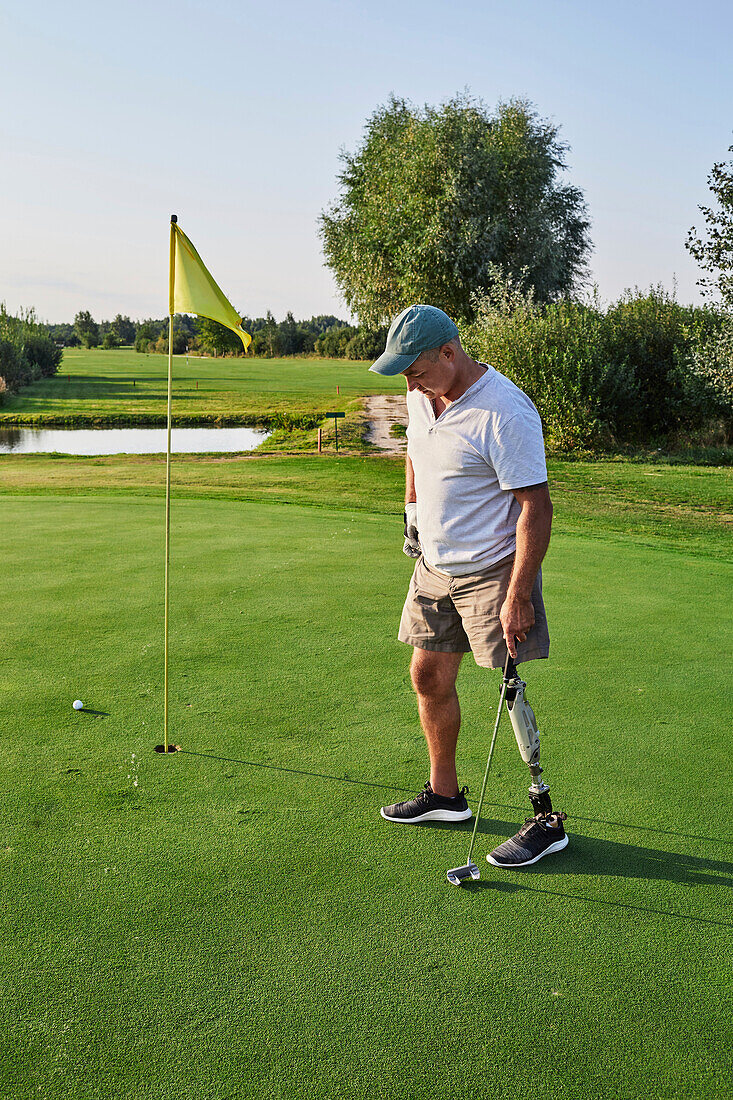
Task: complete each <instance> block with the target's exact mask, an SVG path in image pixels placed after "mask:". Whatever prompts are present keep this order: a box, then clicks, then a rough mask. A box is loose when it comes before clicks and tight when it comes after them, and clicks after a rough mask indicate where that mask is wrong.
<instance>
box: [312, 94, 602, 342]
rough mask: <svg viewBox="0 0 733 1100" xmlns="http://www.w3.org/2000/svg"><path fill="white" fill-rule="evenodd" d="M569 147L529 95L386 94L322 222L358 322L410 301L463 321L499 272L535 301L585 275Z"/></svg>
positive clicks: (382, 317) (382, 319)
mask: <svg viewBox="0 0 733 1100" xmlns="http://www.w3.org/2000/svg"><path fill="white" fill-rule="evenodd" d="M567 150H568V146H567V144H566V143H565V142H563V141H561V140H560V138H559V137H558V128H557V127H556V126H554V125H553V124H552V123H550V122H548V121H545V120H543V119H541V118H539V116H538V115H537V113H536V111H535V110H534V108H533V107H532V106H531V104H530V103H529V102H528V101H526V100H510V101H509V102H508V103H502V104H499V106H498V108H497V110H496V112H495V113H494V114H490V113H489V111H488V109H487V108H486V106H485V105H484V104H483V103H481V102H480V101H473V100H471V99H469V98H467V97H463V96H461V97H457V98H456V99H453V100H450V101H449V102H447V103H445V104H444V105H443V106H441V107H431V106H425V107H424V108H423V109H422V110H420V109H418V108H415V107H414V106H412V105H411V104H409V103H408V102H407V101H405V100H403V99H397V98H395V97H392V98H391V99H390V101H389V102H388V103H387V105H386V106H384V107H380V108H379V109H378V110H377V111H376V112H375V113H374V114H373V115H372V117H371V118H370V119H369V120H368V122H367V125H366V134H365V138H364V141H363V143H362V145H361V147H360V148H359V149H358V150H357V151H356V153H354V154H350V153H343V154H342V158H341V159H342V162H343V165H344V168H343V171H342V172H341V173H340V175H339V183H340V187H341V193H340V196H339V197H338V199H337V200H336V202H335V203H334V204H333V205H332V206H331V207H330V208H329V209H327V210H326V211H324V213H323V214H322V215H321V217H320V219H319V223H320V233H321V238H322V241H323V250H324V254H325V257H326V263H327V265H328V266H329V267H330V268H331V269H332V271H333V273H334V276H335V278H336V283H337V285H338V287H339V289H340V291H341V293H342V294H343V296H344V298H345V300H346V302H347V304H348V305H349V306H350V307H351V309H352V310H353V311H354V312H355V313H356V314H357V315H358V317H359V320H360V322H361V323H362V324H366V325H368V326H370V327H377V326H379V325H381V324H384V323H386V322H388V321H390V320H391V318H392V317H393V316H394V315H395V313H397V312H398V311H399V310H400V309H403V308H404V307H405V306H406V305H409V304H410V303H412V302H416V301H425V302H430V303H432V304H434V305H438V306H441V307H442V308H444V309H445V310H447V312H448V313H450V314H452V315H453V316H455V317H456V318H460V319H470V318H471V317H472V315H473V306H472V298H473V295H474V294H475V293H476V292H481V291H483V290H485V289H486V288H487V287H488V286H489V284H490V282H491V279H492V277H493V278H495V276H496V270H497V268H499V269H501V271H502V272H503V273H504V275H505V276H510V277H514V278H522V279H523V280H524V281H525V282H526V285H527V286H528V287H531V288H533V290H534V293H535V297H536V300H537V301H538V302H546V301H552V300H553V299H555V298H558V297H560V296H562V295H565V294H568V293H570V292H571V291H572V290H573V289H574V288H575V287H576V286H577V285H578V284H580V283H582V282H583V281H584V279H585V275H586V256H587V254H588V252H589V250H590V247H591V246H590V240H589V236H588V230H589V225H590V223H589V221H588V219H587V217H586V206H585V201H584V199H583V195H582V193H581V191H580V190H579V189H578V188H577V187H573V186H570V185H569V184H563V183H562V182H561V181H560V178H559V176H560V172H561V171H562V170H563V169H565V167H566V161H565V154H566V152H567Z"/></svg>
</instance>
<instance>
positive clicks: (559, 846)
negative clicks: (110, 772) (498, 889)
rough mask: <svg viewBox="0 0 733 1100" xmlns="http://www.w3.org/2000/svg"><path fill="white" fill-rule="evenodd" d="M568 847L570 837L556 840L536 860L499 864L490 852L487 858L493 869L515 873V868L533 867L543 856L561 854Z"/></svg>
mask: <svg viewBox="0 0 733 1100" xmlns="http://www.w3.org/2000/svg"><path fill="white" fill-rule="evenodd" d="M567 846H568V837H567V835H566V836H564V837H563V838H562V840H556V841H555V843H554V844H550V845H549V847H547V848H545V850H544V852H540V854H539V855H538V856H535V857H534V859H526V860H525V861H524V863H499V862H498V860H495V859H494V858H493V855H492V853H491V852H489V854H488V855H487V857H486V858H487V859H488V861H489V863H490V864H491V865H492V867H498V868H499V869H500V870H502V871H513V870H514V868H515V867H531V866H532V864H533V863H537V862H538V860H540V859H542V857H543V856H549V855H552V853H553V852H561V851H562V850H563V848H567Z"/></svg>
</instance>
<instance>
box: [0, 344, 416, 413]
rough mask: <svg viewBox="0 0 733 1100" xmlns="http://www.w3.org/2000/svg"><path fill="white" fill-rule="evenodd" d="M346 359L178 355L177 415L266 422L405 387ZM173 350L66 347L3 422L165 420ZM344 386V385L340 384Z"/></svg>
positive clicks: (340, 407)
mask: <svg viewBox="0 0 733 1100" xmlns="http://www.w3.org/2000/svg"><path fill="white" fill-rule="evenodd" d="M368 366H369V364H368V363H361V362H353V361H351V360H348V359H298V358H288V359H250V358H246V359H245V358H241V357H240V358H218V359H212V358H196V357H194V356H191V357H190V358H187V357H186V356H185V355H175V356H174V357H173V414H174V420H175V421H176V422H180V421H190V422H201V423H205V422H207V421H208V422H215V421H217V420H222V419H224V420H229V421H230V422H232V421H233V420H234V419H236V420H237V421H239V422H241V423H245V422H252V423H254V422H262V421H264V420H266V419H267V418H268V417H272V416H274V415H275V414H277V413H285V414H290V415H295V416H297V415H305V414H314V413H324V412H328V411H347V410H348V409H349V408H351V407H353V404H354V401H355V400H356V399H358V398H360V397H366V396H368V395H370V394H381V393H403V392H404V389H405V383H404V379H402V378H398V379H396V378H383V377H378V376H377V375H374V374H370V373H369V370H368ZM167 391H168V357H167V355H143V354H140V353H138V352H135V351H131V350H128V349H119V350H117V351H102V350H101V349H93V350H91V351H90V350H86V349H83V348H66V349H65V350H64V357H63V361H62V363H61V366H60V368H59V372H58V374H57V375H56V376H55V377H53V378H45V379H42V380H41V381H39V382H34V383H33V384H32V385H30V386H25V387H24V388H23V389H21V390H20V392H19V393H18V394H16V395H15V396H12V397H9V398H8V399H7V400H6V403H5V404H4V405H3V406H2V408H1V409H0V426H2V424H3V423H6V424H8V423H14V422H15V423H21V422H23V423H29V424H30V423H38V424H40V423H53V422H55V423H58V424H63V423H67V424H70V425H71V424H81V423H83V422H85V421H90V420H91V421H94V422H97V423H102V422H107V423H122V422H126V423H141V424H142V423H145V424H153V423H159V424H164V423H165V422H166V395H167ZM337 391H338V392H337Z"/></svg>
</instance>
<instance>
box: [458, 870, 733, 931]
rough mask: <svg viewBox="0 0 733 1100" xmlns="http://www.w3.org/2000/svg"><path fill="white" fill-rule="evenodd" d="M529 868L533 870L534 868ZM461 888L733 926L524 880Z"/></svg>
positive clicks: (486, 882) (484, 881)
mask: <svg viewBox="0 0 733 1100" xmlns="http://www.w3.org/2000/svg"><path fill="white" fill-rule="evenodd" d="M529 870H532V868H530V869H529ZM514 873H515V874H517V875H518V874H521V873H522V872H520V871H515V872H514ZM525 873H526V872H525ZM461 889H462V890H467V891H473V892H476V893H478V891H480V890H493V891H495V892H497V891H498V892H501V893H505V894H514V893H519V892H520V891H522V890H527V891H529V893H531V894H545V895H547V896H548V897H554V898H563V899H565V900H567V901H586V902H590V903H591V905H602V906H603V907H604V908H607V909H626V910H628V911H630V912H633V913H650V914H651V915H652V916H655V917H675V918H676V919H678V920H687V921H692V922H693V923H694V924H714V925H716V926H717V927H719V928H733V922H731V921H724V920H715V919H714V918H713V917H697V916H695V915H694V914H693V913H679V912H677V911H676V910H674V909H654V908H652V906H650V905H632V903H631V902H627V901H612V900H611V899H610V898H594V897H590V896H589V895H588V894H568V893H565V892H564V891H563V890H547V889H545V888H543V887H541V886H534V885H532V886H528V885H526V884H525V883H524V882H506V881H504V882H496V881H492V880H491V879H483V878H481V879H478V881H469V882H466V883H464V884H463V885H462V886H461Z"/></svg>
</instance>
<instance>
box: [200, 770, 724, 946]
mask: <svg viewBox="0 0 733 1100" xmlns="http://www.w3.org/2000/svg"><path fill="white" fill-rule="evenodd" d="M181 752H182V753H184V754H186V755H189V756H198V757H204V758H206V759H209V760H222V761H225V762H226V763H229V764H241V765H244V766H246V767H251V768H263V769H265V770H268V771H279V772H288V773H291V774H293V775H306V776H309V777H311V778H316V779H325V780H328V781H329V782H334V783H348V784H356V785H357V786H361V787H371V788H378V789H380V790H385V791H395V792H397V793H400V794H405V795H408V796H409V795H414V794H416V793H417V792H415V791H414V790H412V789H409V788H405V787H393V786H390V785H388V784H386V783H379V782H374V781H369V780H365V779H356V778H352V777H351V776H345V775H340V776H338V775H327V774H325V773H324V772H315V771H309V770H306V769H304V768H303V769H301V768H286V767H283V766H282V765H277V764H266V763H257V762H256V761H253V760H237V759H233V758H232V757H227V756H217V755H215V754H213V753H207V752H196V751H194V750H191V749H182V750H181ZM490 808H491V805H489V809H490ZM496 808H500V809H507V808H509V807H506V806H503V807H497V806H496V805H494V809H496ZM511 808H512V809H514V808H515V807H511ZM576 820H577V821H584V822H586V823H589V824H593V822H594V821H595V822H597V823H599V824H607V825H612V826H615V827H619V828H629V829H637V830H642V829H643V830H645V831H646V832H658V833H660V834H664V835H669V836H675V837H681V838H684V839H694V840H697V841H707V842H708V843H713V841H712V840H711V839H710V838H707V837H689V836H688V834H685V833H675V832H673V831H672V830H670V829H654V828H653V827H650V826H637V825H633V824H631V825H626V824H625V823H623V822H605V821H602V819H598V818H596V819H594V818H582V817H578V818H576ZM519 824H520V823H519V822H517V821H504V820H501V819H498V818H487V817H483V818H482V819H481V820H480V821H479V824H478V828H477V833H478V834H481V835H482V837H486V838H488V837H492V838H500V837H509V836H514V834H515V833H516V831H517V829H518V828H519ZM473 826H474V822H473V820H470V821H464V822H461V823H460V824H458V825H456V824H452V823H448V822H428V823H425V824H423V825H419V826H416V828H420V829H449V830H450V831H451V832H453V833H455V834H456V837H457V838H463V839H465V842H466V844H468V840H469V838H470V835H471V832H472V831H473ZM568 831H569V835H570V844H569V845H568V847H567V848H566V849H564V850H563V851H562V852H559V853H557V855H556V856H553V858H552V864H551V869H552V870H551V873H553V874H556V873H557V872H558V871H562V873H563V874H569V875H604V876H608V875H611V876H614V877H616V878H627V879H644V880H653V879H657V880H659V881H661V882H674V883H677V884H679V885H683V886H701V885H702V886H726V887H733V863H730V862H728V861H726V860H718V859H706V858H704V857H702V856H690V855H682V854H680V853H678V852H665V851H663V850H661V849H658V848H646V847H641V846H639V845H636V844H624V843H622V842H620V841H616V840H602V839H600V838H599V837H593V836H587V835H585V834H583V833H574V832H573V831H572V819H571V821H570V826H569V830H568ZM497 843H500V841H499V840H498V839H497V840H495V841H492V842H490V847H492V848H493V847H495V846H496V844H497ZM482 847H484V848H485V847H486V845H482ZM548 871H550V866H548V865H547V864H545V863H544V862H543V861H542V860H540V862H539V863H537V864H535V865H534V866H532V867H527V868H524V869H517V870H516V871H510V872H508V871H503V870H502V871H497V874H499V875H502V876H504V875H510V876H511V879H509V878H505V879H504V880H503V882H501V881H499V880H494V881H491V880H486V879H483V878H482V879H480V880H478V881H477V882H475V883H472V884H471V883H469V884H467V885H466V886H465V887H464V888H468V889H484V888H486V887H487V886H490V887H491V888H493V889H500V890H504V891H512V890H520V889H530V890H534V891H535V892H542V893H550V894H556V895H557V896H560V897H576V898H577V897H582V898H583V900H585V901H596V900H598V901H599V902H600V903H602V904H606V905H611V906H620V907H622V908H626V909H637V910H641V911H645V912H654V913H664V910H656V909H645V908H644V907H643V906H634V905H628V904H625V903H621V902H613V901H609V900H607V899H595V898H591V897H584V896H583V895H571V894H563V893H561V892H560V891H557V890H544V889H540V887H539V882H540V881H541V880H542V878H546V877H547V874H548ZM664 915H668V916H680V917H682V916H684V917H687V918H688V919H690V920H703V921H705V920H706V918H702V917H693V916H691V915H690V914H682V913H664ZM707 923H712V924H724V923H725V922H723V921H713V920H711V921H707ZM727 926H728V927H733V923H731V924H730V925H727Z"/></svg>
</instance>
